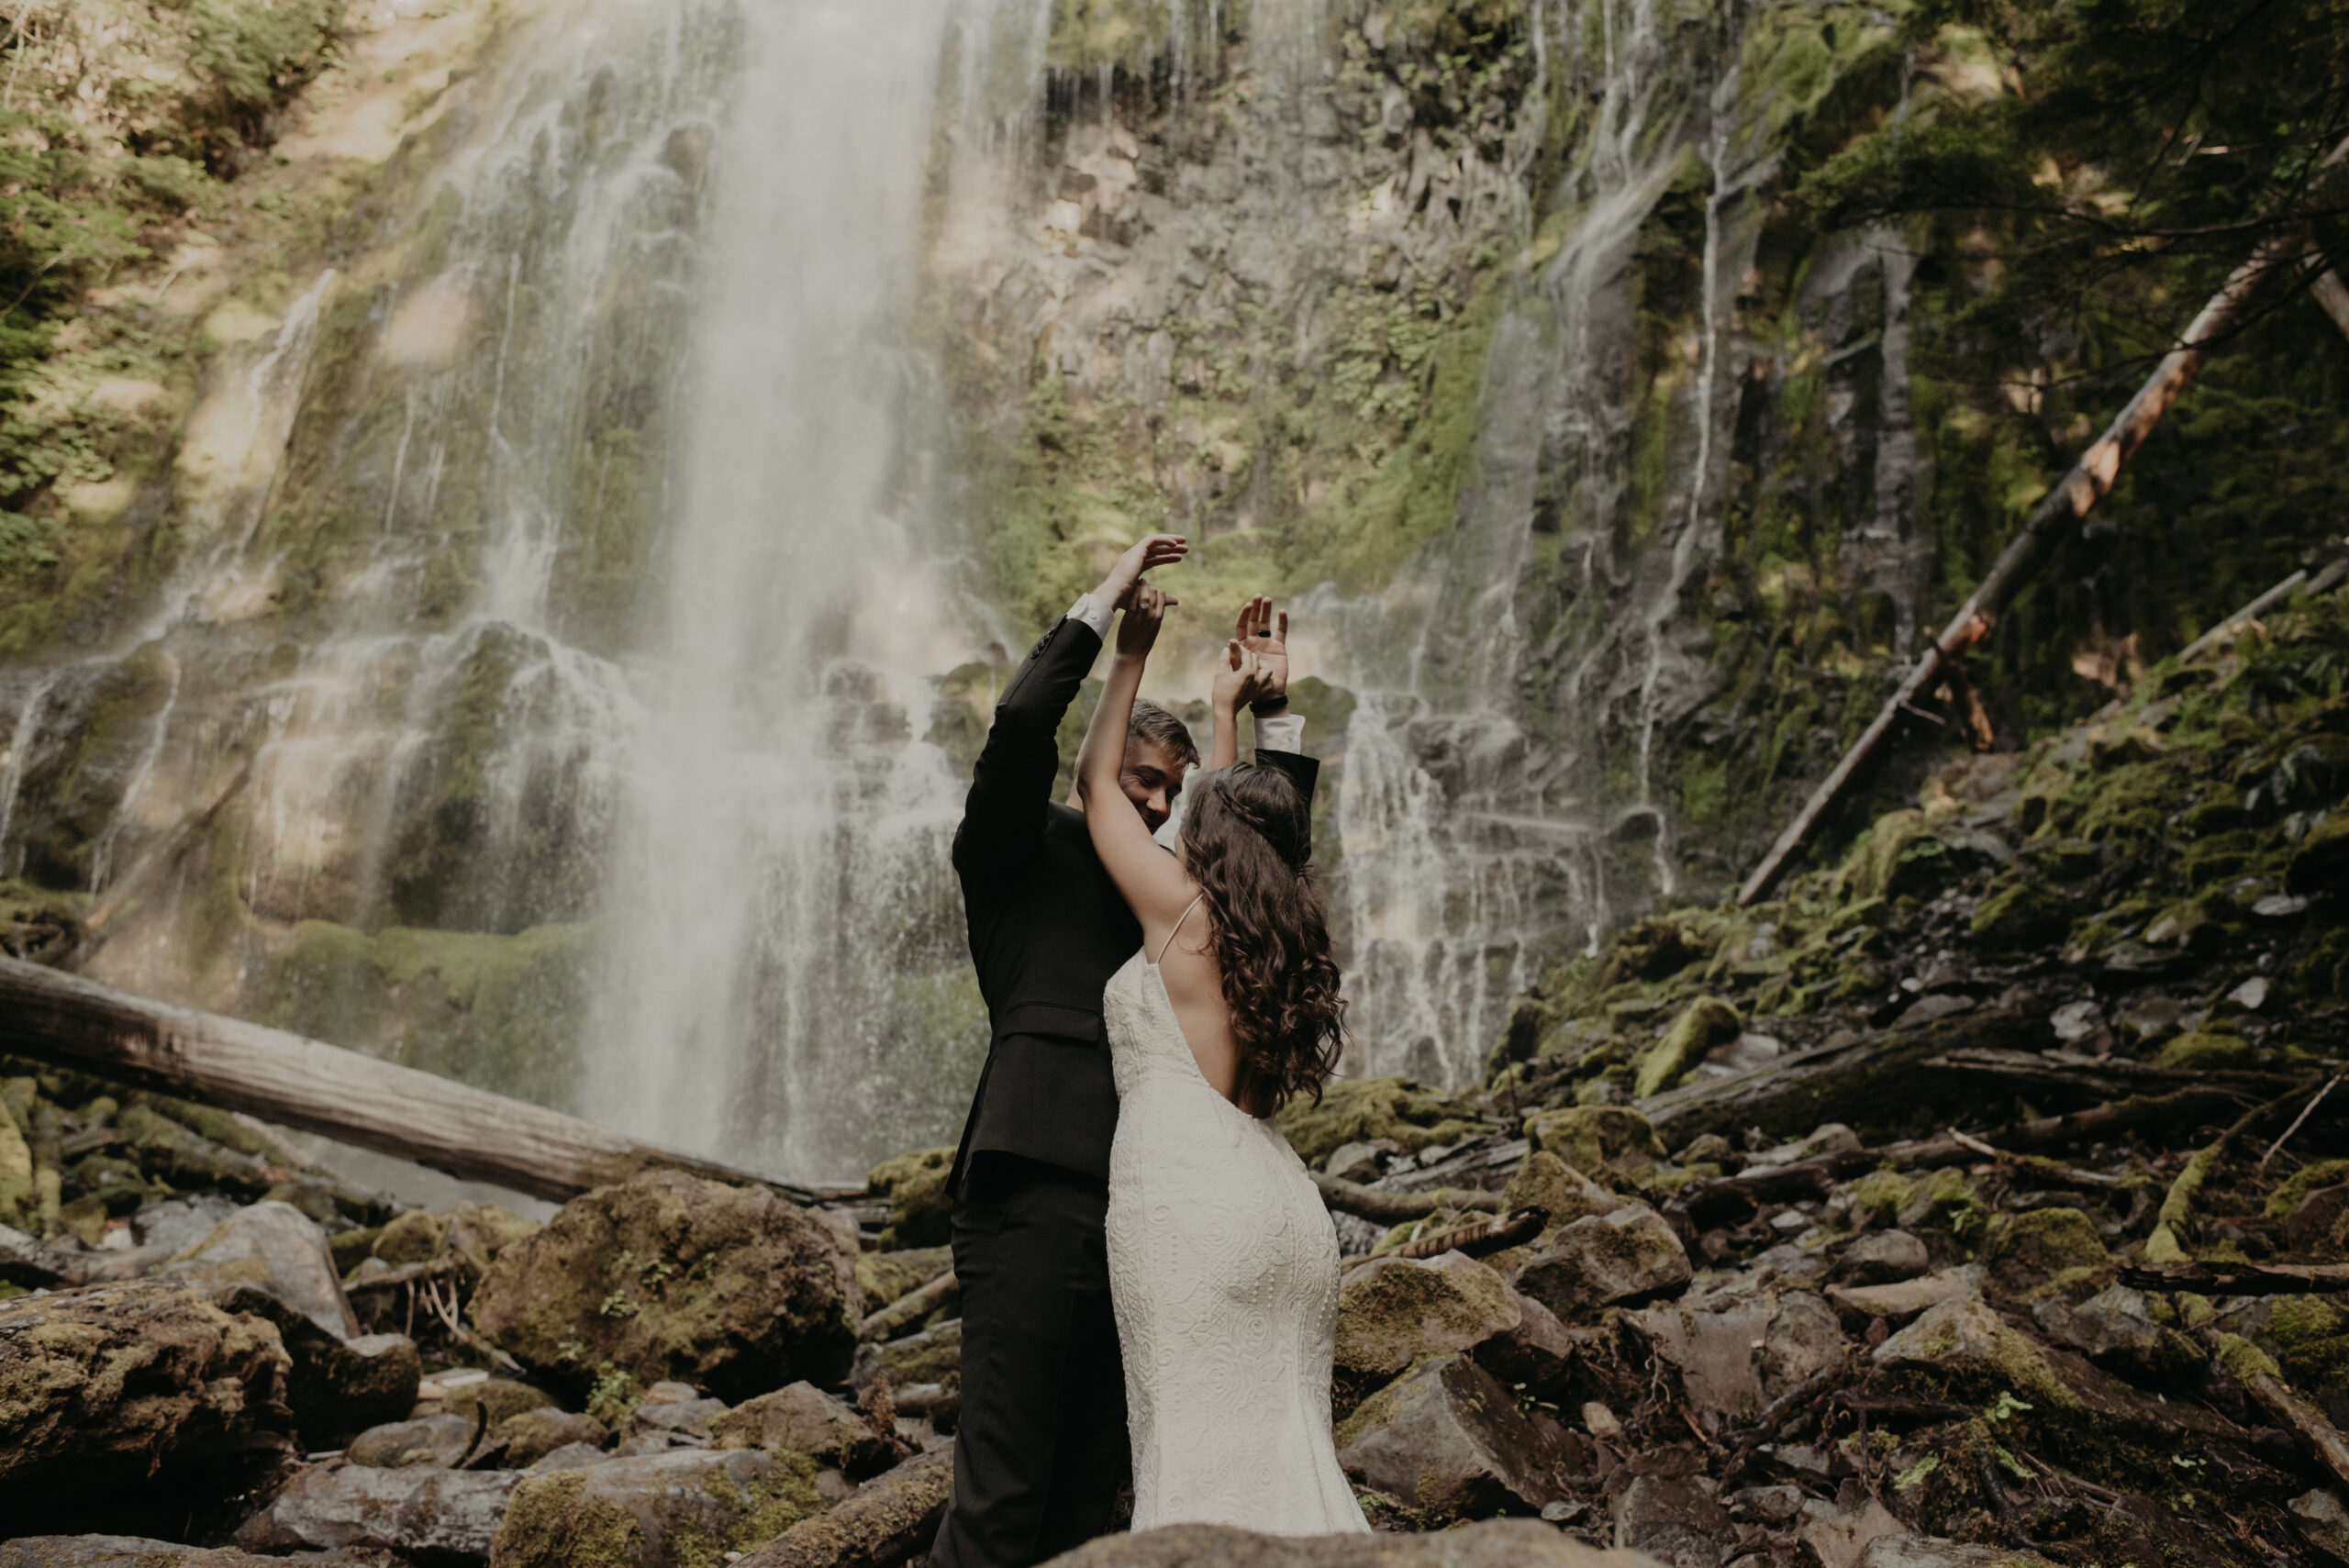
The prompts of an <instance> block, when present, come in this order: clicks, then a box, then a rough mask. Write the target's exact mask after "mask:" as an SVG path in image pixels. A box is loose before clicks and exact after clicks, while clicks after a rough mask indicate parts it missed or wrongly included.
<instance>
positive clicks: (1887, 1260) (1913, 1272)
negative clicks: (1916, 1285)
mask: <svg viewBox="0 0 2349 1568" xmlns="http://www.w3.org/2000/svg"><path fill="white" fill-rule="evenodd" d="M1932 1266H1933V1262H1932V1258H1931V1257H1930V1256H1928V1255H1927V1254H1926V1251H1925V1244H1924V1243H1923V1242H1922V1241H1920V1240H1918V1239H1917V1238H1916V1237H1914V1236H1911V1235H1910V1234H1909V1232H1907V1231H1906V1230H1871V1231H1869V1232H1868V1233H1867V1234H1866V1235H1865V1236H1863V1237H1861V1238H1860V1239H1859V1240H1856V1241H1854V1242H1853V1243H1852V1244H1851V1245H1850V1246H1848V1247H1846V1248H1844V1249H1843V1255H1842V1257H1841V1258H1839V1259H1837V1260H1836V1261H1835V1272H1834V1276H1833V1277H1834V1278H1835V1280H1836V1281H1837V1282H1838V1283H1839V1284H1860V1285H1866V1284H1897V1283H1898V1282H1899V1281H1901V1280H1905V1279H1915V1278H1916V1277H1917V1276H1918V1275H1919V1274H1921V1273H1924V1272H1925V1271H1926V1270H1928V1269H1930V1268H1932Z"/></svg>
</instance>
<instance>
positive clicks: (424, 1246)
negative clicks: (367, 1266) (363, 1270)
mask: <svg viewBox="0 0 2349 1568" xmlns="http://www.w3.org/2000/svg"><path fill="white" fill-rule="evenodd" d="M448 1236H449V1219H448V1217H447V1216H446V1215H440V1214H434V1213H432V1212H431V1211H430V1210H429V1209H422V1208H414V1209H410V1210H408V1212H407V1213H406V1214H403V1215H401V1216H400V1217H399V1218H396V1219H395V1220H393V1221H392V1222H391V1223H390V1224H388V1225H386V1226H384V1229H383V1231H382V1233H381V1234H379V1235H378V1236H377V1237H376V1238H375V1245H374V1247H373V1253H374V1255H375V1256H376V1257H378V1258H381V1259H383V1260H384V1262H387V1263H389V1264H391V1265H392V1267H394V1268H398V1267H400V1266H401V1265H402V1264H405V1263H425V1262H431V1261H432V1260H433V1259H434V1258H436V1257H438V1256H440V1244H441V1242H443V1241H445V1240H447V1239H448Z"/></svg>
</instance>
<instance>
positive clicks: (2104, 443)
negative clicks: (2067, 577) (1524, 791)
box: [1737, 140, 2349, 904]
mask: <svg viewBox="0 0 2349 1568" xmlns="http://www.w3.org/2000/svg"><path fill="white" fill-rule="evenodd" d="M2344 157H2349V140H2344V141H2343V142H2342V144H2341V145H2340V146H2339V147H2336V148H2334V149H2333V150H2332V156H2330V157H2328V158H2327V159H2326V160H2325V161H2324V167H2326V168H2328V169H2329V168H2331V167H2332V166H2333V165H2334V164H2336V163H2339V162H2340V161H2343V158H2344ZM2307 248H2308V240H2307V238H2306V237H2305V236H2304V235H2300V234H2297V233H2289V234H2278V235H2276V236H2275V237H2273V238H2271V239H2268V240H2267V241H2266V243H2265V244H2263V245H2261V246H2260V247H2259V249H2258V250H2254V252H2252V256H2251V260H2249V261H2245V262H2244V263H2243V265H2242V266H2240V267H2237V268H2236V269H2235V270H2234V272H2233V273H2232V275H2231V276H2229V277H2228V279H2227V282H2226V286H2225V287H2223V288H2221V289H2220V290H2219V292H2218V293H2217V294H2215V295H2211V296H2210V303H2209V304H2208V305H2206V306H2203V307H2202V313H2201V314H2200V315H2199V316H2197V317H2195V318H2194V323H2193V325H2192V326H2190V327H2188V328H2187V329H2186V334H2185V336H2184V337H2183V338H2181V339H2179V340H2178V346H2177V347H2176V348H2175V349H2172V350H2170V351H2169V352H2168V353H2166V354H2164V355H2163V356H2162V360H2161V363H2159V364H2158V365H2155V366H2154V373H2153V374H2152V375H2150V376H2148V377H2147V378H2146V379H2145V384H2144V385H2143V386H2141V387H2139V388H2138V389H2137V395H2136V396H2134V397H2132V398H2131V399H2130V400H2129V402H2128V404H2127V405H2126V406H2124V407H2123V408H2122V409H2121V412H2120V413H2119V414H2118V415H2117V416H2115V417H2114V418H2113V421H2112V423H2111V425H2110V427H2108V428H2106V430H2105V432H2104V434H2103V435H2102V436H2101V437H2099V438H2098V439H2097V441H2096V444H2095V445H2093V446H2091V447H2089V448H2088V450H2086V451H2084V452H2082V453H2081V454H2080V457H2079V461H2078V462H2075V463H2074V464H2073V465H2072V469H2071V472H2070V473H2066V474H2065V475H2064V477H2063V478H2062V479H2060V480H2058V481H2057V482H2056V484H2055V488H2054V489H2053V490H2051V491H2049V492H2048V493H2047V498H2046V499H2045V500H2043V501H2042V502H2041V503H2040V504H2039V509H2038V510H2037V511H2034V512H2033V513H2032V515H2031V520H2030V521H2029V522H2027V523H2025V524H2024V525H2023V527H2022V531H2021V533H2019V534H2017V535H2016V536H2015V537H2014V539H2013V541H2012V542H2011V543H2009V545H2008V546H2007V548H2006V550H2004V551H2003V552H2002V553H2001V554H2000V555H1999V557H1998V561H1997V562H1996V563H1995V564H1994V565H1992V566H1991V568H1990V570H1989V573H1988V574H1987V575H1986V576H1985V577H1984V578H1983V579H1982V584H1981V586H1980V587H1978V588H1976V589H1975V590H1974V592H1973V594H1972V595H1969V596H1968V597H1967V599H1966V601H1965V604H1963V605H1961V606H1958V611H1957V614H1956V615H1954V616H1953V617H1951V618H1950V623H1949V625H1948V626H1947V627H1946V628H1943V631H1942V634H1941V636H1939V637H1937V638H1935V639H1933V640H1932V642H1931V643H1929V644H1927V645H1926V648H1925V650H1924V651H1923V652H1922V653H1921V654H1920V655H1919V656H1918V659H1917V662H1916V664H1915V666H1914V667H1913V668H1911V669H1910V670H1909V673H1908V675H1907V676H1906V677H1904V678H1903V679H1902V681H1901V683H1900V684H1899V686H1898V688H1897V689H1895V691H1894V692H1893V694H1892V696H1891V698H1890V699H1889V700H1888V701H1887V702H1886V703H1885V705H1884V709H1883V711H1882V712H1880V713H1878V714H1877V715H1876V718H1875V719H1874V720H1873V721H1872V722H1871V723H1870V724H1869V725H1868V727H1867V728H1866V729H1865V730H1863V731H1861V733H1860V738H1859V739H1858V740H1855V741H1854V742H1853V743H1852V749H1851V750H1850V751H1846V752H1844V753H1843V756H1842V761H1841V762H1837V763H1836V764H1835V768H1834V771H1833V772H1831V773H1829V774H1828V775H1827V776H1826V778H1824V779H1822V780H1820V784H1819V787H1818V788H1817V789H1815V790H1813V791H1812V792H1811V795H1810V798H1809V800H1808V801H1806V802H1804V803H1803V808H1802V809H1801V810H1800V811H1799V812H1798V813H1796V815H1795V819H1794V820H1793V821H1792V822H1789V823H1787V829H1786V831H1785V832H1783V833H1781V834H1779V835H1778V838H1777V841H1776V843H1774V844H1772V845H1771V846H1770V852H1769V853H1768V854H1766V855H1765V856H1763V857H1762V863H1761V864H1760V865H1758V866H1756V867H1755V868H1754V869H1753V875H1752V876H1750V877H1748V878H1746V881H1745V885H1744V887H1743V888H1742V889H1741V890H1739V893H1738V895H1737V901H1738V902H1739V903H1740V904H1752V903H1753V902H1754V901H1755V900H1757V899H1759V898H1761V897H1762V896H1763V895H1765V894H1766V893H1768V892H1769V891H1770V887H1771V884H1773V883H1775V882H1776V881H1777V880H1778V874H1779V873H1781V872H1783V871H1784V870H1785V869H1786V867H1787V862H1789V861H1791V860H1792V859H1793V858H1794V857H1795V855H1796V853H1797V852H1798V851H1800V850H1801V849H1802V847H1803V845H1804V844H1806V843H1808V842H1809V840H1810V836H1811V834H1812V833H1813V832H1815V831H1816V830H1817V829H1818V827H1819V824H1820V820H1821V819H1822V818H1824V817H1826V815H1827V812H1828V809H1829V808H1830V807H1831V806H1833V805H1834V804H1835V802H1836V800H1837V799H1838V798H1840V797H1841V796H1842V793H1843V791H1844V790H1845V789H1846V788H1848V787H1849V786H1850V784H1851V783H1852V780H1853V778H1854V776H1855V775H1856V774H1857V773H1859V771H1860V768H1861V767H1862V765H1863V764H1865V762H1867V761H1868V760H1869V759H1870V758H1871V757H1873V756H1875V755H1876V751H1878V750H1879V749H1880V748H1881V747H1882V746H1883V745H1884V742H1885V740H1886V739H1887V737H1888V736H1890V735H1891V733H1892V728H1893V726H1894V725H1895V724H1896V723H1898V720H1899V718H1900V716H1901V714H1902V713H1903V712H1904V711H1913V705H1914V704H1915V702H1916V699H1917V697H1918V695H1920V693H1922V692H1924V691H1926V690H1928V689H1929V688H1930V687H1931V686H1932V684H1933V682H1934V680H1935V679H1936V678H1937V677H1938V676H1939V675H1940V674H1941V672H1942V669H1943V666H1944V665H1946V664H1948V663H1949V662H1951V661H1952V660H1954V659H1955V658H1956V657H1957V655H1959V654H1960V653H1962V652H1964V651H1965V650H1966V649H1968V648H1970V647H1972V646H1973V645H1974V644H1975V643H1976V642H1977V641H1979V640H1980V639H1982V638H1984V637H1985V636H1987V635H1988V633H1989V630H1990V628H1991V626H1992V624H1993V623H1994V622H1995V621H1996V620H1997V619H1998V615H1999V613H2000V612H2001V611H2003V610H2004V609H2005V608H2006V606H2007V604H2008V601H2009V600H2010V599H2012V598H2013V597H2014V596H2015V594H2016V592H2017V591H2018V590H2020V589H2021V587H2022V585H2023V584H2024V583H2025V582H2026V581H2027V580H2028V579H2029V578H2030V576H2031V574H2032V572H2033V571H2035V570H2036V569H2037V568H2038V565H2039V562H2040V560H2041V558H2042V557H2043V556H2044V555H2045V554H2046V553H2047V552H2048V550H2050V549H2052V548H2053V547H2054V543H2055V540H2056V539H2057V537H2058V536H2060V535H2061V534H2063V533H2064V532H2065V530H2067V529H2068V528H2071V526H2072V525H2073V524H2074V523H2076V522H2077V521H2078V520H2079V519H2080V518H2082V517H2086V516H2087V514H2088V512H2089V510H2090V508H2092V507H2094V506H2096V504H2097V503H2098V502H2099V501H2101V500H2103V499H2104V497H2105V496H2106V495H2107V494H2109V493H2110V491H2111V489H2112V482H2113V481H2114V479H2116V478H2117V477H2118V476H2119V475H2120V473H2121V464H2122V463H2123V462H2127V461H2128V460H2129V458H2130V456H2131V454H2132V453H2133V452H2135V451H2136V450H2137V448H2138V447H2139V446H2140V445H2142V444H2143V441H2144V439H2145V437H2146V436H2147V435H2148V434H2150V433H2151V432H2152V430H2153V428H2154V425H2155V423H2157V422H2158V421H2159V420H2160V418H2161V417H2162V416H2163V415H2164V414H2165V413H2167V412H2168V411H2169V406H2170V405H2171V404H2173V403H2175V402H2176V401H2177V396H2178V394H2179V393H2181V392H2184V391H2185V390H2186V388H2187V386H2188V384H2190V383H2191V382H2192V381H2193V380H2194V377H2195V375H2196V373H2199V371H2200V370H2201V368H2202V359H2203V355H2204V354H2205V352H2206V351H2207V350H2206V348H2205V345H2207V344H2208V343H2210V341H2211V340H2212V339H2216V338H2219V337H2221V336H2223V335H2224V334H2225V333H2226V332H2227V331H2228V329H2229V328H2232V327H2233V326H2234V324H2235V320H2236V318H2237V317H2240V316H2241V315H2242V314H2243V306H2245V305H2247V304H2249V303H2250V300H2251V296H2252V295H2253V293H2254V291H2255V290H2256V289H2257V287H2258V285H2259V284H2260V283H2261V282H2262V281H2263V280H2264V279H2265V278H2266V276H2267V274H2268V273H2269V272H2273V271H2275V270H2276V269H2277V267H2278V266H2287V265H2290V264H2292V263H2293V261H2295V260H2296V259H2297V257H2298V256H2299V254H2300V253H2301V252H2303V251H2305V250H2307Z"/></svg>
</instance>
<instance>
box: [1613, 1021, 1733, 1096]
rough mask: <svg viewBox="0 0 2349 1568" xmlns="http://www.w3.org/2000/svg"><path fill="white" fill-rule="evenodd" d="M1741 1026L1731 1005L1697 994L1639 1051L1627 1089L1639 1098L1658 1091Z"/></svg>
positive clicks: (1666, 1087) (1694, 1064) (1660, 1092)
mask: <svg viewBox="0 0 2349 1568" xmlns="http://www.w3.org/2000/svg"><path fill="white" fill-rule="evenodd" d="M1744 1029H1745V1020H1744V1019H1742V1018H1739V1017H1738V1016H1737V1009H1736V1008H1735V1007H1732V1006H1730V1005H1729V1004H1728V1003H1727V1002H1724V1001H1722V1000H1720V998H1719V997H1716V996H1699V997H1698V998H1697V999H1696V1000H1695V1001H1694V1002H1691V1003H1689V1004H1688V1006H1687V1009H1686V1010H1685V1011H1683V1012H1682V1013H1681V1015H1680V1016H1679V1017H1678V1018H1675V1019H1674V1020H1673V1023H1672V1027H1671V1028H1670V1029H1666V1030H1664V1034H1663V1035H1662V1036H1661V1037H1660V1038H1659V1039H1658V1040H1656V1042H1655V1043H1654V1044H1653V1045H1651V1046H1649V1047H1648V1048H1647V1049H1646V1050H1645V1051H1641V1052H1640V1055H1639V1060H1638V1062H1637V1064H1636V1066H1635V1068H1634V1070H1633V1076H1632V1080H1631V1093H1632V1094H1633V1095H1636V1096H1638V1097H1639V1098H1641V1099H1642V1100H1644V1099H1646V1098H1648V1097H1649V1096H1650V1095H1660V1094H1662V1093H1663V1092H1664V1090H1666V1089H1669V1088H1671V1087H1672V1086H1673V1085H1674V1084H1677V1083H1678V1082H1680V1079H1681V1076H1682V1075H1683V1074H1684V1073H1687V1072H1689V1071H1690V1070H1691V1069H1692V1068H1694V1067H1695V1066H1696V1065H1697V1063H1698V1062H1702V1061H1703V1060H1704V1059H1705V1053H1706V1052H1707V1051H1710V1050H1712V1049H1713V1047H1715V1046H1717V1045H1720V1044H1723V1043H1724V1042H1726V1041H1729V1040H1735V1039H1736V1038H1737V1037H1738V1036H1739V1035H1740V1034H1741V1033H1742V1032H1743V1031H1744Z"/></svg>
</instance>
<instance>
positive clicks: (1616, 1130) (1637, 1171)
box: [1525, 1106, 1664, 1183]
mask: <svg viewBox="0 0 2349 1568" xmlns="http://www.w3.org/2000/svg"><path fill="white" fill-rule="evenodd" d="M1525 1135H1526V1136H1527V1137H1528V1138H1530V1139H1531V1140H1533V1146H1534V1147H1535V1148H1536V1149H1539V1150H1542V1151H1544V1152H1547V1153H1551V1154H1554V1155H1556V1156H1557V1157H1558V1158H1559V1159H1560V1160H1562V1161H1564V1162H1565V1163H1567V1164H1568V1165H1571V1166H1573V1167H1574V1168H1575V1170H1577V1171H1580V1172H1581V1173H1584V1174H1585V1175H1586V1176H1589V1177H1591V1178H1593V1179H1594V1180H1600V1179H1604V1178H1606V1177H1609V1176H1612V1177H1615V1178H1617V1179H1618V1180H1622V1181H1629V1182H1633V1183H1636V1182H1638V1181H1640V1180H1641V1179H1642V1178H1643V1177H1645V1176H1646V1175H1648V1174H1649V1173H1651V1172H1653V1170H1654V1169H1655V1166H1656V1162H1657V1161H1659V1160H1661V1159H1663V1158H1664V1142H1663V1140H1661V1139H1659V1138H1657V1137H1656V1135H1655V1129H1654V1128H1653V1127H1650V1126H1649V1125H1648V1118H1645V1117H1643V1116H1642V1115H1641V1114H1640V1113H1639V1112H1637V1111H1633V1110H1625V1109H1624V1108H1623V1107H1622V1106H1566V1107H1565V1108H1564V1109H1563V1110H1547V1111H1537V1112H1535V1113H1534V1114H1533V1115H1531V1116H1530V1117H1528V1118H1526V1121H1525Z"/></svg>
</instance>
